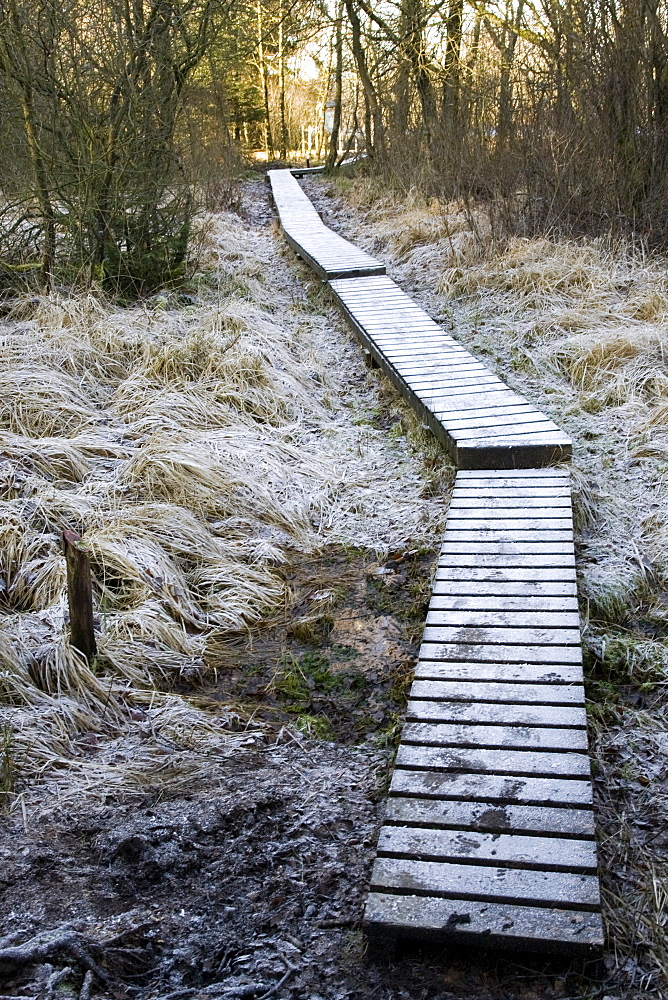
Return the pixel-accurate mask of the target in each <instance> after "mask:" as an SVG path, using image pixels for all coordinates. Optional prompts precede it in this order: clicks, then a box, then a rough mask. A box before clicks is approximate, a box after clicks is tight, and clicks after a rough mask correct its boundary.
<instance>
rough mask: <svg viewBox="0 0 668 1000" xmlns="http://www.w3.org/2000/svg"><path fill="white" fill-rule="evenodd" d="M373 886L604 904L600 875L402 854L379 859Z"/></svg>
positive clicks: (518, 899)
mask: <svg viewBox="0 0 668 1000" xmlns="http://www.w3.org/2000/svg"><path fill="white" fill-rule="evenodd" d="M371 888H372V889H375V890H381V891H387V890H388V889H389V890H392V889H400V890H404V891H405V892H406V893H411V894H412V893H419V894H424V895H429V896H437V895H442V896H446V897H449V898H453V897H456V898H458V899H478V900H485V901H489V902H493V903H504V902H505V903H519V902H531V903H533V904H542V905H544V906H560V905H562V904H566V905H570V906H573V907H580V908H583V909H584V908H585V907H587V908H591V909H593V908H594V907H597V906H598V905H599V903H600V896H599V890H598V879H597V878H596V877H595V876H593V875H579V874H578V875H576V874H572V873H569V872H549V871H523V870H522V869H515V868H494V867H488V866H486V865H462V864H452V863H448V862H442V861H412V860H407V859H406V860H405V859H397V858H377V859H376V862H375V864H374V866H373V871H372V873H371Z"/></svg>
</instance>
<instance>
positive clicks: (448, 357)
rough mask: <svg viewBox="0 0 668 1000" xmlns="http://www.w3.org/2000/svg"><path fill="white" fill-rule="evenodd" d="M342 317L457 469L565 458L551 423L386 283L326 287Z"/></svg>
mask: <svg viewBox="0 0 668 1000" xmlns="http://www.w3.org/2000/svg"><path fill="white" fill-rule="evenodd" d="M331 287H332V290H333V292H334V294H335V295H336V297H337V298H338V300H339V302H340V304H341V307H342V309H343V312H344V315H345V317H346V319H347V321H348V323H349V325H350V326H351V327H352V328H353V330H354V331H355V333H356V334H357V336H358V337H359V339H360V340H361V341H362V343H363V344H364V346H365V347H366V349H367V350H368V351H370V353H371V354H372V355H373V357H374V359H375V360H376V362H377V364H379V365H380V367H381V368H382V369H383V370H384V371H385V373H386V374H387V375H388V377H389V378H390V379H391V380H392V382H394V384H395V385H396V386H397V388H398V389H399V391H400V392H401V393H402V394H403V395H404V396H405V397H406V398H407V399H408V400H409V401H410V402H411V404H412V405H413V407H414V408H415V409H416V410H417V411H418V413H419V414H420V415H421V418H422V420H423V421H424V422H425V423H426V424H428V425H429V427H430V428H431V429H432V431H433V432H434V434H435V435H436V436H437V437H438V438H439V440H440V441H441V442H442V443H443V445H444V446H445V447H446V448H447V450H448V451H449V452H450V454H451V455H452V457H453V458H454V460H455V462H456V464H457V465H458V466H459V468H460V469H480V468H483V469H508V468H515V467H520V468H521V467H525V466H539V465H550V464H553V463H555V462H559V461H563V460H564V459H565V458H567V457H568V456H569V455H570V453H571V441H570V438H569V437H568V436H567V435H566V434H564V432H563V431H561V430H560V429H559V428H558V427H557V425H556V424H555V423H553V422H552V421H551V420H550V419H549V418H548V417H546V416H545V415H544V414H543V413H541V412H540V410H538V409H537V408H536V407H535V406H533V405H532V404H531V403H529V402H527V400H526V399H524V398H523V397H522V396H519V395H518V394H517V393H516V392H513V391H512V390H511V389H509V388H508V386H507V385H505V383H504V382H502V381H501V379H500V378H497V376H496V375H495V374H494V373H493V372H491V371H490V370H489V368H486V367H485V365H484V364H482V363H481V362H480V361H478V360H477V359H476V358H474V357H473V355H472V354H469V352H468V351H467V350H466V349H465V348H464V347H462V346H461V344H459V343H458V342H457V341H456V340H455V339H454V338H453V337H450V336H449V335H448V334H447V333H445V331H444V330H443V329H442V328H441V327H440V326H438V324H437V323H435V322H434V321H433V320H432V319H430V318H429V316H428V315H427V314H426V313H425V312H424V310H422V309H421V308H420V307H419V306H418V305H417V304H416V303H415V302H413V300H412V299H410V298H409V297H408V295H406V294H405V293H404V292H402V290H401V289H400V288H399V286H398V285H396V284H395V282H394V281H392V279H391V278H388V277H386V276H381V277H368V278H364V279H361V278H358V279H356V280H347V281H332V282H331Z"/></svg>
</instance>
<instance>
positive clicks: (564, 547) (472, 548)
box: [438, 535, 573, 566]
mask: <svg viewBox="0 0 668 1000" xmlns="http://www.w3.org/2000/svg"><path fill="white" fill-rule="evenodd" d="M470 555H488V556H491V557H496V558H497V562H498V563H501V564H503V563H504V561H505V564H506V565H508V566H513V565H518V566H522V565H527V564H526V563H522V562H520V563H517V564H515V563H514V562H513V560H514V559H515V558H517V557H521V556H532V557H535V558H536V565H537V566H540V565H542V564H541V563H540V562H539V561H538V559H539V557H540V556H545V557H546V558H547V559H551V560H552V561H553V562H554V557H555V556H557V557H559V561H558V562H557V563H556V565H557V566H559V565H564V566H568V565H569V564H570V562H571V559H572V558H573V542H572V541H557V542H552V541H550V542H540V541H530V542H513V541H502V542H492V541H485V540H483V539H480V540H479V541H478V540H476V541H466V542H458V541H450V539H449V538H448V537H447V535H446V536H445V540H444V541H443V543H442V545H441V551H440V555H439V560H438V562H439V565H441V564H443V565H447V564H448V562H449V560H450V559H452V558H453V557H454V556H470ZM479 565H480V566H482V565H484V564H483V563H482V562H480V563H479ZM529 565H530V563H529Z"/></svg>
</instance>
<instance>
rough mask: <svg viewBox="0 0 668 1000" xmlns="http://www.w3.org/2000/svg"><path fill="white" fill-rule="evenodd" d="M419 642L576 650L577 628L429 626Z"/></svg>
mask: <svg viewBox="0 0 668 1000" xmlns="http://www.w3.org/2000/svg"><path fill="white" fill-rule="evenodd" d="M422 641H423V642H438V643H451V642H452V643H461V645H462V646H466V647H471V646H476V645H478V644H480V645H483V646H490V645H496V644H497V643H499V644H501V645H504V646H507V645H515V646H522V647H523V646H552V645H554V646H578V647H579V646H580V643H581V641H582V640H581V637H580V629H579V628H570V629H569V628H549V627H545V628H531V627H526V628H510V627H509V628H505V627H504V626H501V625H499V626H493V625H480V626H476V625H453V626H448V625H431V624H428V625H426V626H425V629H424V632H423V633H422Z"/></svg>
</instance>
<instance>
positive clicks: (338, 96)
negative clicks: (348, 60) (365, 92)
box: [325, 3, 343, 170]
mask: <svg viewBox="0 0 668 1000" xmlns="http://www.w3.org/2000/svg"><path fill="white" fill-rule="evenodd" d="M342 97H343V4H342V3H340V4H339V8H338V11H337V19H336V68H335V70H334V120H333V122H332V134H331V135H330V137H329V152H328V153H327V162H326V164H325V168H326V169H327V170H331V169H332V167H333V166H334V164H335V163H336V155H337V153H338V149H339V134H340V132H341V100H342Z"/></svg>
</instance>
